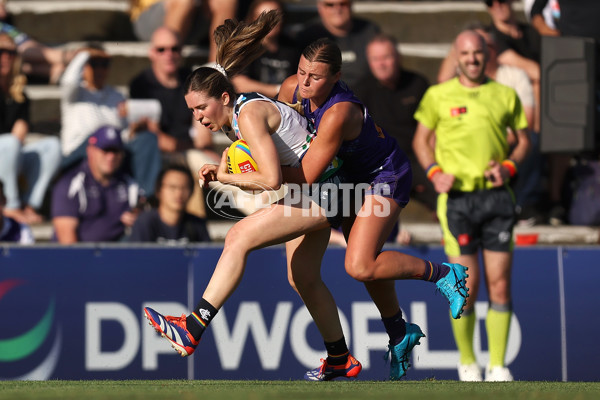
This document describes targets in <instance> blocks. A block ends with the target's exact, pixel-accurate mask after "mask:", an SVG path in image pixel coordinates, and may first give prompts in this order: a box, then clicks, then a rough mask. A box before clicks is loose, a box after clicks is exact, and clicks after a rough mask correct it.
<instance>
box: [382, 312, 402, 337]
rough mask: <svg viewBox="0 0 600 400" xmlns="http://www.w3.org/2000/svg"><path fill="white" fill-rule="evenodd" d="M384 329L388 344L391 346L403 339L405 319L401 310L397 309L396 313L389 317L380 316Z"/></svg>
mask: <svg viewBox="0 0 600 400" xmlns="http://www.w3.org/2000/svg"><path fill="white" fill-rule="evenodd" d="M381 320H382V321H383V326H385V331H386V332H387V334H388V336H389V337H390V344H391V345H392V346H395V345H397V344H398V343H400V342H401V341H402V339H404V335H405V334H406V321H404V319H403V318H402V310H398V313H397V314H396V315H394V316H393V317H390V318H381Z"/></svg>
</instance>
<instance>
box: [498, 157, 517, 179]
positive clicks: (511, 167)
mask: <svg viewBox="0 0 600 400" xmlns="http://www.w3.org/2000/svg"><path fill="white" fill-rule="evenodd" d="M501 164H502V166H503V167H504V168H506V169H507V170H508V173H509V174H510V177H511V178H514V177H515V175H517V172H518V171H517V164H515V162H514V161H513V160H510V159H506V160H504V161H502V163H501Z"/></svg>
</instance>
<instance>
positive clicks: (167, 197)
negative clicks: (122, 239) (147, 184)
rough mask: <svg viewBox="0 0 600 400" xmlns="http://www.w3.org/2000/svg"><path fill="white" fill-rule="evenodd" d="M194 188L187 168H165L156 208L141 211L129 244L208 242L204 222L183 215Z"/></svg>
mask: <svg viewBox="0 0 600 400" xmlns="http://www.w3.org/2000/svg"><path fill="white" fill-rule="evenodd" d="M193 187H194V180H193V179H192V176H191V174H190V172H189V170H188V168H187V167H186V166H179V165H170V166H167V167H165V168H164V169H163V170H162V171H161V173H160V174H159V176H158V179H157V182H156V198H157V200H158V208H156V209H152V210H148V211H144V212H143V213H142V214H140V215H139V217H138V219H137V220H136V222H135V224H134V225H133V228H132V231H131V236H130V239H129V240H130V241H131V242H157V243H164V244H186V243H191V242H209V241H210V236H209V234H208V230H207V228H206V222H205V221H204V219H202V218H198V217H196V216H195V215H191V214H189V213H187V212H186V211H185V206H186V204H187V202H188V200H189V199H190V196H191V194H192V191H193Z"/></svg>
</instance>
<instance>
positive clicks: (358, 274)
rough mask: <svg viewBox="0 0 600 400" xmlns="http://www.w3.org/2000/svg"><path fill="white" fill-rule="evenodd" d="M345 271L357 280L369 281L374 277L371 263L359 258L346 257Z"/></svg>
mask: <svg viewBox="0 0 600 400" xmlns="http://www.w3.org/2000/svg"><path fill="white" fill-rule="evenodd" d="M345 267H346V272H347V273H348V275H350V276H351V277H352V278H354V279H356V280H357V281H359V282H369V281H372V280H374V279H375V276H374V274H373V272H374V271H373V268H372V266H371V263H369V262H368V261H366V260H364V259H360V258H350V259H346V263H345Z"/></svg>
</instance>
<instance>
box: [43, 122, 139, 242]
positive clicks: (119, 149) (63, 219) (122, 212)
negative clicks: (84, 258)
mask: <svg viewBox="0 0 600 400" xmlns="http://www.w3.org/2000/svg"><path fill="white" fill-rule="evenodd" d="M86 152H87V158H86V159H84V160H83V161H82V162H81V163H80V164H79V165H77V166H76V167H74V168H72V169H70V170H68V171H66V172H65V173H64V174H63V176H62V177H61V178H60V179H59V180H58V181H57V182H56V184H55V186H54V189H53V192H52V205H51V208H52V224H53V226H54V234H55V238H56V240H57V241H58V242H59V243H62V244H71V243H76V242H114V241H119V240H122V239H124V237H125V232H126V229H127V228H129V227H131V226H132V225H133V223H134V222H135V219H136V215H137V213H136V212H135V211H134V210H135V209H136V206H137V205H138V201H139V188H138V185H137V183H136V182H135V181H134V180H133V179H132V178H131V177H130V176H129V175H127V174H125V173H124V172H123V171H122V169H121V166H122V163H123V157H124V152H125V147H124V145H123V142H122V140H121V131H120V130H119V129H118V128H116V127H112V126H102V127H100V128H99V129H97V130H96V131H95V132H94V133H93V134H92V135H91V136H90V137H89V138H88V140H87V147H86Z"/></svg>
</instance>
